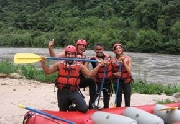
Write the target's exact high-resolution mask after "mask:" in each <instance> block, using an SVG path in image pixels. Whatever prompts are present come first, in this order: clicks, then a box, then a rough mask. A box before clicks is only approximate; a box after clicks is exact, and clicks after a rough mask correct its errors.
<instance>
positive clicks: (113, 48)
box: [112, 42, 122, 51]
mask: <svg viewBox="0 0 180 124" xmlns="http://www.w3.org/2000/svg"><path fill="white" fill-rule="evenodd" d="M115 44H121V43H120V42H115V43H113V44H112V51H114V50H115V47H114V45H115ZM121 45H122V44H121Z"/></svg>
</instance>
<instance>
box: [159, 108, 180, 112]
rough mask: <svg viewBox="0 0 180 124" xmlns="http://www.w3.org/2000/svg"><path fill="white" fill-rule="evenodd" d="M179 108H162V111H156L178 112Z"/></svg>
mask: <svg viewBox="0 0 180 124" xmlns="http://www.w3.org/2000/svg"><path fill="white" fill-rule="evenodd" d="M178 109H179V108H178V107H169V108H163V109H160V110H158V111H168V110H169V111H170V110H178Z"/></svg>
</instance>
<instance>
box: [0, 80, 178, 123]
mask: <svg viewBox="0 0 180 124" xmlns="http://www.w3.org/2000/svg"><path fill="white" fill-rule="evenodd" d="M0 85H1V86H0V110H1V111H0V124H9V123H11V124H20V123H22V121H23V117H24V115H25V113H26V112H27V110H25V109H22V108H20V107H18V105H19V104H22V105H24V106H29V107H32V108H34V109H39V110H54V111H58V107H57V100H56V93H57V92H56V89H55V87H54V84H47V83H40V82H38V81H34V80H27V79H10V78H0ZM81 92H82V93H83V95H84V96H85V100H86V103H88V101H89V94H88V88H86V89H85V91H83V90H82V89H81ZM114 99H115V94H113V95H112V97H111V98H110V107H113V105H114V104H113V103H114ZM166 99H169V100H172V101H173V100H175V98H174V97H173V96H166V95H164V94H163V95H155V94H154V95H148V94H138V93H134V94H132V97H131V106H138V105H148V104H155V103H156V102H157V101H162V100H166ZM100 106H102V100H100ZM123 106H124V101H123V103H122V107H123Z"/></svg>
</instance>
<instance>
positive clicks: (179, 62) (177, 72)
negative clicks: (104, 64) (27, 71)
mask: <svg viewBox="0 0 180 124" xmlns="http://www.w3.org/2000/svg"><path fill="white" fill-rule="evenodd" d="M62 51H63V49H61V48H60V49H55V52H56V53H58V52H62ZM104 52H105V53H107V54H110V55H111V56H114V54H113V52H111V51H104ZM16 53H35V54H38V55H45V56H49V53H48V49H47V48H0V60H3V59H10V60H11V61H13V57H14V55H15V54H16ZM125 54H127V55H129V56H131V57H132V67H133V68H132V72H133V78H134V79H142V80H146V81H148V82H150V83H151V82H153V83H162V84H174V83H176V84H178V85H179V86H180V55H165V54H155V53H134V52H125ZM86 55H87V56H94V55H95V53H94V51H93V50H86ZM52 61H53V60H52ZM53 62H54V61H53ZM36 64H37V65H38V64H39V63H36Z"/></svg>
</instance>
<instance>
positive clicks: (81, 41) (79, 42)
mask: <svg viewBox="0 0 180 124" xmlns="http://www.w3.org/2000/svg"><path fill="white" fill-rule="evenodd" d="M77 45H84V46H85V47H86V46H87V42H86V40H84V39H79V40H77V41H76V47H77Z"/></svg>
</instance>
